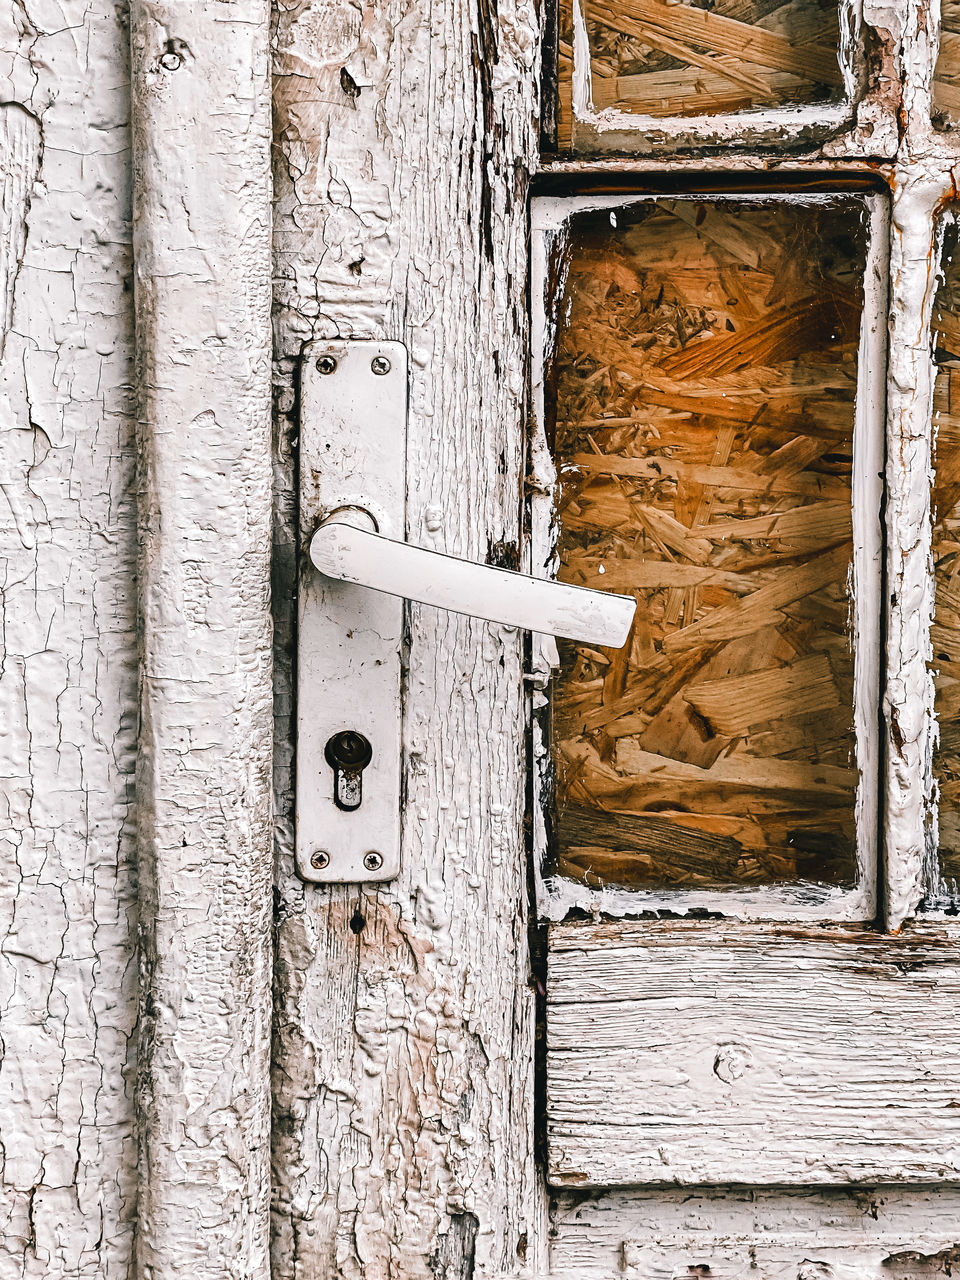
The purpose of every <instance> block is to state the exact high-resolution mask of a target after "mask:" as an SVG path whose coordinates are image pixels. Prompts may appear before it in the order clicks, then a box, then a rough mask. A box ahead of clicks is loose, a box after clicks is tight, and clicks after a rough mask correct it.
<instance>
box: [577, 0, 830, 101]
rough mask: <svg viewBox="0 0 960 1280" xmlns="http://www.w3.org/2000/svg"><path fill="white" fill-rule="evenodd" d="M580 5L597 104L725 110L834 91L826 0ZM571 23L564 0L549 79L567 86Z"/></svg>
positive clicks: (600, 1) (589, 1)
mask: <svg viewBox="0 0 960 1280" xmlns="http://www.w3.org/2000/svg"><path fill="white" fill-rule="evenodd" d="M582 11H583V18H584V22H585V25H586V32H587V40H588V44H589V49H590V72H591V77H590V78H591V94H592V97H593V105H594V106H595V107H596V108H597V110H602V109H603V108H605V107H615V108H616V109H617V110H618V111H626V112H633V113H637V114H641V115H649V116H655V117H664V116H709V115H726V114H734V113H736V112H740V111H750V110H758V109H760V108H763V107H768V108H769V107H776V106H782V105H786V104H791V105H793V104H800V103H827V102H835V101H837V100H838V99H839V98H840V96H841V93H842V82H841V74H840V65H839V61H838V57H837V50H838V48H839V43H840V31H839V12H838V7H837V4H836V3H833V2H832V0H789V2H788V3H786V4H784V3H782V0H710V3H707V0H699V2H698V0H694V2H693V3H678V4H666V3H663V0H582ZM573 22H574V14H573V6H572V3H569V2H568V0H564V3H563V5H562V9H561V39H560V47H559V71H560V77H559V78H560V83H561V85H563V84H564V83H566V84H567V85H568V86H569V83H570V79H571V76H572V68H573V57H572V53H573ZM567 96H569V89H568V95H567ZM562 115H563V108H562V107H561V116H562Z"/></svg>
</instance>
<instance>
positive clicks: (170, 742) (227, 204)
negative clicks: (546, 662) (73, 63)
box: [131, 0, 273, 1280]
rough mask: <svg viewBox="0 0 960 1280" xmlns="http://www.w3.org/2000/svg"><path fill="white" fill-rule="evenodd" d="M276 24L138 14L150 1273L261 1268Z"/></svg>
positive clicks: (265, 1176) (135, 75)
mask: <svg viewBox="0 0 960 1280" xmlns="http://www.w3.org/2000/svg"><path fill="white" fill-rule="evenodd" d="M268 17H269V10H268V7H267V5H266V4H265V3H263V0H242V2H241V3H240V4H239V5H238V4H226V3H222V0H213V2H212V3H209V4H206V5H203V6H183V5H176V4H175V5H160V6H157V5H144V4H140V3H134V5H133V8H132V13H131V26H132V111H133V139H134V142H133V147H134V253H135V283H136V303H135V305H136V337H137V356H138V375H139V389H140V415H139V417H140V446H139V449H140V494H139V497H140V555H141V564H140V577H141V626H142V637H143V639H142V652H141V661H142V667H141V718H142V723H141V739H140V758H139V770H138V792H139V794H138V802H139V806H140V813H141V825H140V967H141V999H140V1044H139V1083H138V1106H139V1122H140V1147H141V1149H140V1166H139V1227H138V1263H139V1272H138V1274H142V1275H143V1276H145V1277H151V1276H152V1277H160V1276H174V1275H178V1276H179V1275H184V1276H186V1275H189V1276H191V1277H195V1278H196V1280H202V1278H204V1277H208V1278H210V1280H213V1277H217V1280H223V1278H224V1277H227V1276H230V1277H236V1278H237V1280H239V1278H240V1277H243V1278H244V1280H254V1278H265V1277H266V1276H267V1275H268V1274H269V1263H268V1208H269V1163H268V1149H269V1123H270V1091H269V1046H270V971H271V965H270V946H271V902H272V895H271V882H272V870H273V858H272V828H271V748H272V742H271V736H272V673H271V629H270V612H269V608H270V605H269V599H270V596H269V566H270V519H271V466H270V382H269V378H270V302H271V295H270V230H271V219H270V167H269V166H270V153H269V144H270V115H269V63H268V57H267V43H268Z"/></svg>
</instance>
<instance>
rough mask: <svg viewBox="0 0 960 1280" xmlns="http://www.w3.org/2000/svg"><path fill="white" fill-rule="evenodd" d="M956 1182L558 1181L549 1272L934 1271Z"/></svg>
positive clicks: (741, 1277)
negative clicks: (579, 1185)
mask: <svg viewBox="0 0 960 1280" xmlns="http://www.w3.org/2000/svg"><path fill="white" fill-rule="evenodd" d="M958 1223H960V1190H958V1189H957V1188H956V1187H943V1186H941V1187H930V1188H914V1187H904V1188H895V1187H889V1186H885V1187H871V1188H830V1189H823V1190H818V1191H786V1190H777V1189H776V1188H771V1187H763V1188H757V1189H754V1188H751V1189H750V1190H747V1191H736V1190H723V1191H721V1190H702V1191H695V1192H691V1191H690V1190H687V1189H685V1190H679V1191H678V1190H666V1189H663V1190H659V1191H641V1190H634V1189H628V1190H616V1191H609V1192H605V1193H599V1194H597V1195H596V1196H594V1197H588V1198H585V1197H584V1195H583V1193H578V1192H572V1191H571V1192H560V1193H559V1194H558V1195H557V1197H556V1199H555V1201H554V1202H553V1205H552V1209H551V1237H552V1246H551V1254H550V1257H551V1264H552V1265H551V1271H550V1275H551V1280H601V1277H602V1280H612V1278H613V1277H617V1280H668V1278H669V1280H675V1278H677V1280H678V1278H679V1277H685V1278H686V1277H694V1276H708V1277H710V1278H711V1280H935V1278H936V1277H949V1276H951V1275H956V1268H957V1264H958V1262H960V1226H958Z"/></svg>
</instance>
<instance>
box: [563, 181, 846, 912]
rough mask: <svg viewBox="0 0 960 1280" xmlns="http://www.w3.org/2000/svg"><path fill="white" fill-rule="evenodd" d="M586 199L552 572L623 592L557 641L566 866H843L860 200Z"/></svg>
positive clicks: (660, 874)
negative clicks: (612, 636) (607, 646)
mask: <svg viewBox="0 0 960 1280" xmlns="http://www.w3.org/2000/svg"><path fill="white" fill-rule="evenodd" d="M615 221H616V222H617V224H618V225H616V226H611V219H610V216H609V214H607V213H602V214H599V215H598V214H595V213H591V214H586V215H582V216H581V218H580V219H579V220H574V222H573V224H572V231H571V234H570V238H569V240H568V242H567V245H566V248H565V250H564V252H565V253H566V254H567V261H566V287H565V293H564V296H563V300H562V303H561V305H560V307H559V309H558V315H559V317H560V324H561V330H560V333H559V336H558V342H557V349H556V356H555V359H554V362H553V365H552V368H551V369H550V371H549V377H548V381H549V383H550V385H551V387H552V391H551V392H550V393H549V394H548V402H550V401H552V406H551V404H550V403H548V409H547V412H548V419H549V418H550V416H551V414H552V418H553V421H552V424H551V422H550V421H548V429H550V430H552V435H553V448H554V455H555V462H556V465H557V469H558V474H559V478H560V485H559V490H560V492H559V499H558V512H557V514H558V522H559V545H558V551H559V558H560V569H559V576H560V577H561V578H563V579H564V580H566V581H568V582H573V583H578V584H581V585H585V586H589V587H594V588H601V589H604V588H605V589H610V590H615V591H619V592H626V593H631V594H633V595H635V597H636V599H637V602H638V606H639V607H638V611H637V615H636V620H635V623H634V627H633V631H632V633H631V636H630V638H629V640H628V642H627V644H626V646H625V647H624V648H623V649H622V650H619V651H612V650H610V651H602V652H601V651H599V650H597V649H592V648H590V647H589V646H586V645H582V644H573V643H565V644H562V645H561V650H560V654H561V665H560V671H559V675H558V677H557V679H556V681H555V686H554V700H553V755H554V764H555V769H556V776H557V811H556V815H555V828H554V830H555V849H556V859H555V863H554V866H553V870H554V871H556V872H559V873H560V874H563V875H567V876H570V877H573V878H575V879H578V880H581V881H585V882H586V883H588V884H591V885H594V886H603V885H609V884H613V885H620V886H628V887H644V888H663V887H673V888H704V887H711V886H724V885H732V884H740V885H762V884H775V883H785V882H793V883H795V882H798V881H817V882H820V883H824V884H832V885H845V884H849V883H851V882H852V879H853V877H854V876H855V863H856V858H855V830H854V807H855V799H856V790H857V782H858V773H857V768H856V759H855V733H854V714H853V662H854V659H853V653H852V643H851V636H850V622H849V606H850V600H849V595H850V592H849V586H848V583H849V580H850V576H851V558H852V533H851V519H852V518H851V468H852V457H853V417H854V396H855V389H856V378H857V340H858V333H859V323H860V320H859V317H860V307H861V293H860V280H861V274H862V271H863V254H864V231H863V224H862V217H861V211H860V208H859V206H858V204H857V202H856V201H854V200H852V199H850V200H847V201H845V202H838V203H833V204H829V203H819V204H809V205H807V204H800V203H796V202H793V203H791V202H774V203H766V204H764V205H759V204H752V205H751V204H747V203H732V202H728V203H723V202H718V203H713V204H706V203H697V202H696V201H670V200H661V201H659V202H657V203H656V204H653V203H650V202H647V203H645V204H643V205H638V206H633V208H632V209H631V210H627V211H624V210H620V211H618V213H617V215H616V219H615Z"/></svg>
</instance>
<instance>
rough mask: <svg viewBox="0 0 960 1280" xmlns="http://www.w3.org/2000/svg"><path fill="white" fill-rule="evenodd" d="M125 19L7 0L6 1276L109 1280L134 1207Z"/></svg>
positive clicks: (0, 155)
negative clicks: (8, 1) (8, 2)
mask: <svg viewBox="0 0 960 1280" xmlns="http://www.w3.org/2000/svg"><path fill="white" fill-rule="evenodd" d="M126 62H127V57H126V32H125V30H124V25H123V22H122V20H121V17H120V15H119V14H118V13H117V12H116V11H115V10H114V9H113V8H112V7H100V8H94V9H91V8H90V7H89V6H88V5H85V4H76V3H73V2H72V0H56V2H55V3H50V4H47V3H44V4H40V3H37V2H36V0H20V2H18V3H10V4H8V5H6V6H3V8H2V9H0V101H2V103H3V106H2V107H0V183H2V210H3V214H2V223H3V225H2V231H0V334H2V338H0V348H2V361H0V859H2V864H3V865H2V871H0V935H2V942H0V1045H2V1061H0V1143H2V1147H0V1275H2V1276H3V1277H4V1278H5V1280H6V1277H10V1278H11V1280H13V1278H14V1277H17V1278H18V1280H25V1278H27V1277H31V1278H33V1280H79V1278H80V1277H87V1278H89V1280H121V1278H126V1277H127V1276H128V1275H129V1273H130V1262H131V1251H132V1242H133V1215H134V1211H135V1207H136V1180H135V1160H136V1148H135V1138H134V1132H133V1061H132V1050H133V1030H134V1020H135V1014H136V989H135V986H136V971H135V967H134V964H133V961H132V950H133V932H134V910H135V904H134V893H135V876H134V870H133V834H134V832H133V821H132V818H133V810H132V800H133V795H132V775H133V764H134V753H135V749H136V639H135V630H136V600H135V555H136V524H135V521H136V516H135V509H134V496H135V495H134V484H133V426H134V423H133V406H132V403H131V390H132V383H133V372H132V350H131V344H132V314H131V312H132V306H131V298H130V293H129V289H128V287H127V285H128V280H129V271H130V250H129V242H130V226H129V162H130V153H129V136H128V84H127V72H126Z"/></svg>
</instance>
